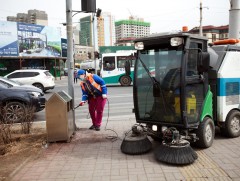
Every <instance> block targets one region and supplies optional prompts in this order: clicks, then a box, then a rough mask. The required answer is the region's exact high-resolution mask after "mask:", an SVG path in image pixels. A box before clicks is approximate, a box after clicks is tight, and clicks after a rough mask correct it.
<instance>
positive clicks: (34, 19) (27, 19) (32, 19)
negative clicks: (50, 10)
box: [7, 9, 48, 26]
mask: <svg viewBox="0 0 240 181" xmlns="http://www.w3.org/2000/svg"><path fill="white" fill-rule="evenodd" d="M7 21H14V22H22V23H29V24H37V25H43V26H47V25H48V15H47V14H46V13H45V11H40V10H36V9H34V10H28V13H17V15H16V16H8V17H7Z"/></svg>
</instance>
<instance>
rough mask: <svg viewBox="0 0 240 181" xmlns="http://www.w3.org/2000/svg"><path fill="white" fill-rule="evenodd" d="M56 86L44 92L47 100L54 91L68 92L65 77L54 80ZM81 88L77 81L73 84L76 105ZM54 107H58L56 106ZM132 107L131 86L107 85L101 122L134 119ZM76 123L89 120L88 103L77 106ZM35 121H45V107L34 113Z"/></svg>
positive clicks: (79, 99)
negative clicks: (106, 97) (106, 98)
mask: <svg viewBox="0 0 240 181" xmlns="http://www.w3.org/2000/svg"><path fill="white" fill-rule="evenodd" d="M55 83H56V87H55V88H54V89H53V90H49V91H47V92H46V93H45V97H46V99H47V100H48V99H49V98H50V97H51V96H52V95H53V94H54V93H55V92H59V91H65V92H68V80H67V77H63V78H61V80H56V81H55ZM81 96H82V92H81V88H80V85H79V82H78V83H77V84H74V99H75V105H76V106H77V105H78V104H79V103H80V101H81ZM56 109H58V108H57V107H56ZM132 109H133V87H132V86H129V87H121V86H115V87H109V86H108V101H107V104H106V106H105V110H104V115H103V122H104V121H107V120H108V121H114V120H129V119H134V118H135V115H134V113H132ZM75 120H76V123H78V122H82V121H89V122H90V121H91V119H90V115H89V111H88V105H87V104H85V105H84V106H82V107H78V108H77V109H76V110H75ZM35 121H46V118H45V109H44V110H42V111H40V112H37V113H35Z"/></svg>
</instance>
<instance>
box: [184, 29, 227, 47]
mask: <svg viewBox="0 0 240 181" xmlns="http://www.w3.org/2000/svg"><path fill="white" fill-rule="evenodd" d="M228 29H229V26H228V25H224V26H212V25H209V26H203V27H202V30H203V31H202V32H203V36H205V37H207V38H208V42H209V43H212V42H214V41H218V40H224V39H227V38H228ZM188 32H189V33H191V34H199V27H194V28H193V29H191V30H189V31H188Z"/></svg>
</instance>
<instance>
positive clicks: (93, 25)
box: [92, 13, 97, 74]
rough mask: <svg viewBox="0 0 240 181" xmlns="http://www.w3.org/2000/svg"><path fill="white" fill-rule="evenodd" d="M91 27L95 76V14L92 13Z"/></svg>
mask: <svg viewBox="0 0 240 181" xmlns="http://www.w3.org/2000/svg"><path fill="white" fill-rule="evenodd" d="M92 16H93V17H92V27H93V55H94V68H95V74H97V59H96V57H95V51H96V48H95V24H94V21H95V19H94V16H95V13H92Z"/></svg>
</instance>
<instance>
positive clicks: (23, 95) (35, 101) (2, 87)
mask: <svg viewBox="0 0 240 181" xmlns="http://www.w3.org/2000/svg"><path fill="white" fill-rule="evenodd" d="M45 101H46V99H45V97H44V94H43V93H42V92H41V91H39V89H37V88H35V87H30V86H12V85H10V84H6V83H4V82H3V81H0V108H1V109H2V108H5V110H6V116H7V117H6V119H7V121H8V122H19V121H21V119H22V117H23V116H25V114H26V112H25V111H26V108H29V109H31V110H33V111H34V112H38V111H41V110H43V109H44V108H45Z"/></svg>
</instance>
